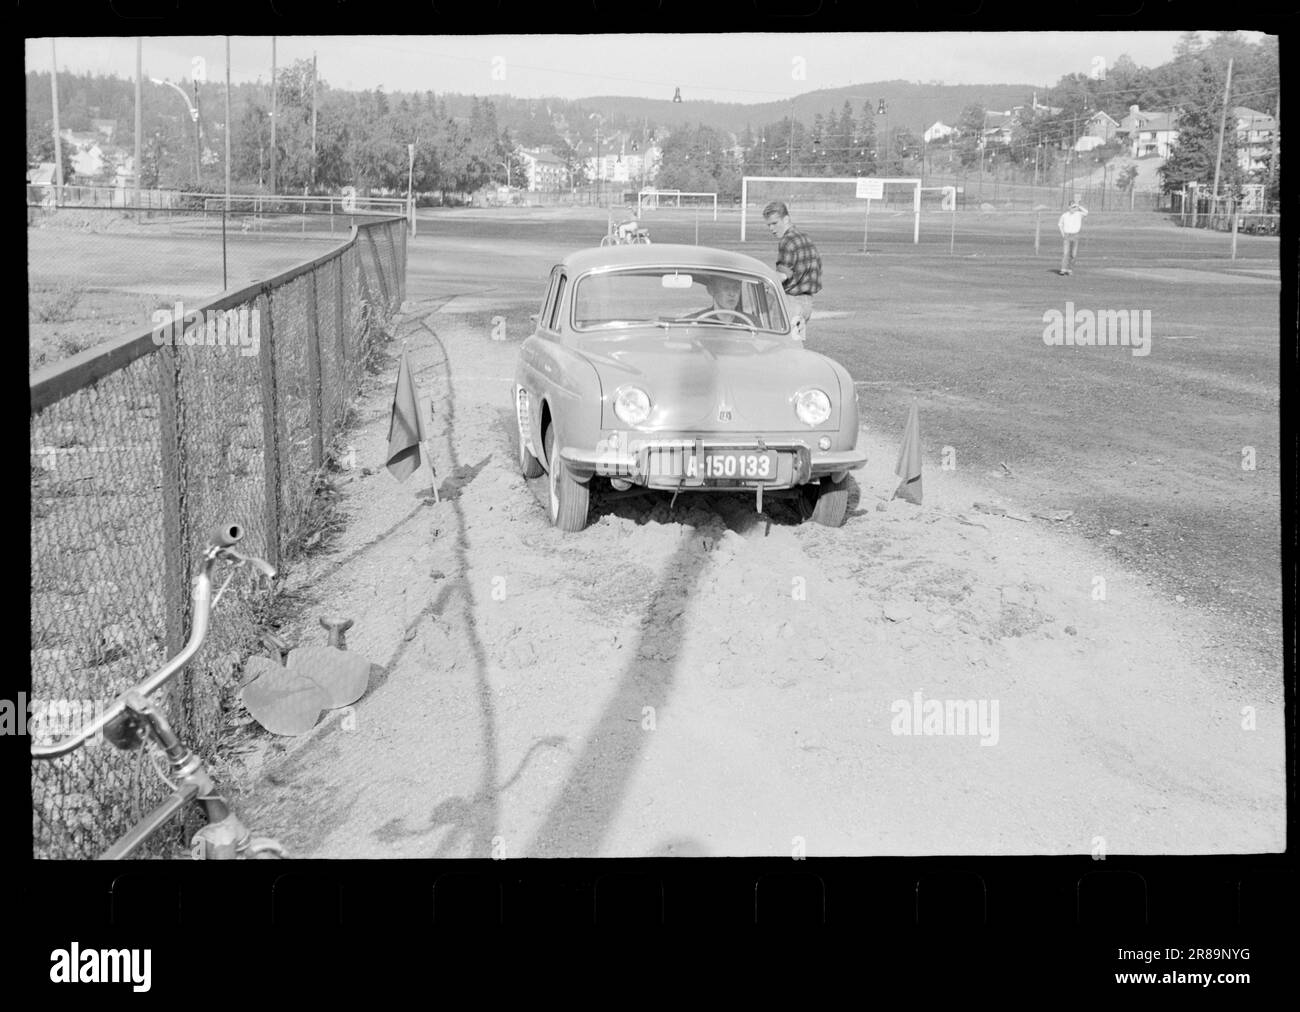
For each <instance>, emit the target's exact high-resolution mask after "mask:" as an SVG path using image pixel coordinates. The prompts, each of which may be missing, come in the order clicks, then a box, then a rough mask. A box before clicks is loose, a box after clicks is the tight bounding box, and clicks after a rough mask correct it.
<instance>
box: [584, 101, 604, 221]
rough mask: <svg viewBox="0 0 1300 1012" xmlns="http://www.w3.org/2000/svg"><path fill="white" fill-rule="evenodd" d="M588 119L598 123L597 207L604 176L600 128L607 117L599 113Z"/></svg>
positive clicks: (591, 115) (594, 113)
mask: <svg viewBox="0 0 1300 1012" xmlns="http://www.w3.org/2000/svg"><path fill="white" fill-rule="evenodd" d="M587 119H594V120H595V121H596V206H597V207H599V206H600V178H601V176H603V175H604V172H602V171H601V164H600V126H601V124H602V123H603V122H604V121H605V117H604V116H602V115H601V114H600V113H598V112H593V113H591V114H590V115H589V116H588V117H587Z"/></svg>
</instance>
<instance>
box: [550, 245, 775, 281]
mask: <svg viewBox="0 0 1300 1012" xmlns="http://www.w3.org/2000/svg"><path fill="white" fill-rule="evenodd" d="M563 264H564V266H565V268H566V269H567V270H568V272H569V273H570V274H581V273H583V272H585V271H590V270H596V269H599V268H604V267H676V268H686V269H688V270H730V271H744V272H747V273H750V274H761V275H762V276H763V277H765V278H767V279H769V280H771V281H776V282H779V281H780V279H781V275H780V274H778V273H777V272H776V271H775V270H773V269H772V268H771V267H769V266H768V265H767V264H765V263H763V262H762V261H761V260H755V259H754V258H753V257H751V256H746V255H745V254H744V253H733V252H732V251H731V250H725V249H718V248H716V247H714V246H691V245H688V244H685V243H653V244H648V245H632V246H594V247H591V248H589V249H582V250H578V251H576V252H574V253H570V254H569V255H568V256H567V257H565V258H564V260H563Z"/></svg>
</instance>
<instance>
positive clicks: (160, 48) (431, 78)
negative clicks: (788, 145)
mask: <svg viewBox="0 0 1300 1012" xmlns="http://www.w3.org/2000/svg"><path fill="white" fill-rule="evenodd" d="M1211 34H1212V33H1210V32H1204V33H1202V35H1203V37H1207V38H1208V37H1209V36H1210V35H1211ZM1244 34H1246V35H1247V37H1249V38H1252V39H1255V38H1258V37H1259V36H1258V33H1244ZM1178 36H1179V33H1178V32H1114V33H1108V32H1075V33H1065V32H1008V33H984V34H979V33H946V32H944V33H941V32H935V33H914V34H861V33H852V34H850V33H823V34H806V35H800V34H795V33H781V34H762V35H760V34H745V35H739V34H738V35H550V36H538V35H533V36H528V35H497V36H492V35H481V36H417V35H409V36H393V35H389V36H383V35H360V36H317V37H313V36H282V37H280V39H279V40H278V43H277V63H278V65H279V66H281V67H283V66H285V65H287V64H289V63H291V62H293V61H294V60H296V59H300V58H304V57H306V58H310V57H311V55H312V52H313V51H315V52H316V54H317V59H318V66H319V72H320V76H321V78H322V79H323V80H325V81H326V82H327V83H329V84H330V85H332V86H334V87H341V88H348V89H362V88H367V89H368V88H374V87H377V86H380V85H382V86H383V88H384V90H385V91H388V92H395V91H417V90H418V91H427V90H432V91H435V92H442V91H455V92H461V93H465V94H480V95H485V94H503V93H504V94H511V95H516V96H519V97H522V98H542V97H546V96H558V97H561V98H583V97H586V96H590V95H635V96H641V97H647V98H665V99H671V98H672V97H673V93H674V90H675V89H676V88H678V87H680V88H681V91H682V98H683V100H686V101H690V100H691V99H709V100H713V101H720V102H766V101H771V100H773V99H779V98H784V97H788V96H791V95H798V94H801V93H803V92H808V91H815V90H817V89H819V88H837V87H842V86H845V85H851V84H865V83H869V82H873V81H886V80H895V79H903V80H907V81H918V80H919V81H942V82H943V83H945V84H1004V83H1005V84H1032V85H1036V86H1039V87H1046V86H1049V85H1052V84H1055V83H1056V82H1057V80H1058V79H1059V78H1060V77H1061V76H1062V75H1063V74H1068V73H1075V72H1077V73H1084V74H1086V73H1089V72H1090V71H1092V70H1093V69H1094V68H1095V67H1097V66H1099V65H1100V62H1099V61H1105V63H1106V64H1110V63H1113V62H1114V61H1115V59H1116V58H1117V57H1118V56H1119V55H1120V54H1122V53H1127V54H1128V55H1129V56H1131V57H1132V58H1133V60H1134V61H1135V62H1137V63H1138V64H1139V65H1142V66H1155V65H1157V64H1160V63H1164V62H1165V61H1167V60H1168V59H1170V57H1171V56H1172V55H1173V49H1174V44H1175V42H1176V41H1177V39H1178ZM56 46H57V51H58V60H59V66H60V69H62V70H70V71H75V72H82V73H84V72H87V71H90V72H93V73H103V74H117V75H118V76H119V77H126V78H131V77H134V75H135V39H134V38H70V39H58V40H57V42H56ZM50 49H51V46H50V40H49V39H28V40H27V52H26V62H27V69H29V70H38V71H46V72H48V70H49V68H50V64H51V55H50ZM198 60H201V61H203V63H202V64H198V63H196V62H195V61H198ZM194 66H202V68H203V70H202V72H203V73H206V75H207V77H208V79H209V80H212V81H216V82H220V81H224V80H225V74H226V56H225V39H224V37H222V36H197V37H187V36H175V37H170V38H163V37H155V38H146V39H145V40H144V70H145V74H146V75H148V76H153V77H163V78H172V79H176V80H179V79H181V78H189V77H190V76H191V73H192V71H191V67H194ZM270 76H271V40H270V37H269V36H235V37H233V38H232V40H231V77H232V79H233V80H235V81H237V82H238V81H252V80H256V79H257V78H258V77H261V78H262V79H263V80H269V79H270Z"/></svg>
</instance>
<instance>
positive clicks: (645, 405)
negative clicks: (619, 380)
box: [614, 387, 650, 425]
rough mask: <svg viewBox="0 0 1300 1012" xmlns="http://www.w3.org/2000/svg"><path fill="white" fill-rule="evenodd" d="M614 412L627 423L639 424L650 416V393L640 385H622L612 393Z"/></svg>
mask: <svg viewBox="0 0 1300 1012" xmlns="http://www.w3.org/2000/svg"><path fill="white" fill-rule="evenodd" d="M614 414H616V415H617V416H618V417H619V420H620V421H622V422H624V423H625V424H627V425H640V424H641V423H642V422H644V421H645V420H646V419H647V418H649V417H650V395H649V394H647V393H646V392H645V391H644V390H642V389H641V388H640V387H623V388H622V389H621V390H619V391H618V392H617V393H616V394H615V395H614Z"/></svg>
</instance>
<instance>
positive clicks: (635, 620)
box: [243, 248, 1286, 858]
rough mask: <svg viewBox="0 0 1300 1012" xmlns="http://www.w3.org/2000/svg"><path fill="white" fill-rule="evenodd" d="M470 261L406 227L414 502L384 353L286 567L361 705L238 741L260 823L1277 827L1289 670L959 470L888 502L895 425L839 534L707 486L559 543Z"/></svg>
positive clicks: (950, 844)
mask: <svg viewBox="0 0 1300 1012" xmlns="http://www.w3.org/2000/svg"><path fill="white" fill-rule="evenodd" d="M468 273H469V272H467V276H466V277H465V278H464V279H463V285H462V286H458V287H459V290H460V291H461V293H462V294H460V295H459V296H458V297H451V298H449V297H448V294H447V288H446V282H445V279H443V280H440V281H438V282H434V281H432V280H431V278H432V277H433V274H434V272H432V271H431V270H430V266H429V264H428V263H427V262H424V261H422V259H421V257H420V256H419V255H418V249H415V248H413V250H412V256H411V272H410V275H409V278H408V282H409V289H408V290H409V292H410V295H411V298H412V300H413V302H412V304H411V305H410V307H409V309H410V311H409V312H408V313H407V314H406V315H405V316H404V317H403V318H402V319H401V321H400V323H399V326H398V336H399V337H400V338H401V339H403V340H405V341H406V342H407V348H408V352H409V354H410V356H411V361H412V363H413V366H414V368H415V369H416V374H417V380H418V382H419V384H420V386H421V387H422V389H423V390H424V391H425V392H426V393H427V394H429V395H430V396H431V397H432V401H433V411H434V419H435V421H434V437H433V439H432V444H431V448H432V450H433V457H434V460H435V463H436V465H437V468H438V479H437V480H438V483H439V487H440V490H441V493H442V502H441V504H440V505H432V504H431V501H430V500H429V497H428V493H429V492H430V485H431V482H430V478H429V473H428V471H427V470H421V471H420V472H418V473H417V474H416V475H415V476H414V477H412V478H411V479H410V480H409V481H408V482H407V483H406V484H404V485H399V484H397V483H396V481H395V480H394V479H393V478H392V477H391V475H390V474H389V473H388V472H387V471H386V470H384V469H383V459H384V456H385V451H386V439H387V429H388V415H389V407H390V404H391V396H392V383H393V377H394V375H395V369H396V360H395V359H394V361H393V363H392V364H391V366H390V368H389V369H388V370H387V371H386V372H385V373H384V374H383V375H382V376H379V377H376V378H375V380H374V381H373V383H371V385H370V388H369V389H368V391H367V394H366V397H365V399H364V402H363V404H362V406H361V409H360V426H359V428H358V430H357V431H356V434H355V439H354V448H355V450H356V458H357V466H356V469H354V470H353V471H350V472H348V473H347V474H345V475H342V476H341V477H340V481H341V482H342V484H341V487H340V490H339V509H340V510H341V511H342V512H343V513H344V514H345V515H346V516H347V518H348V522H347V524H346V526H345V527H344V528H342V530H341V531H340V533H338V534H336V535H334V536H332V537H330V538H327V539H326V541H325V542H324V543H323V544H322V546H321V548H322V550H321V551H320V552H319V553H317V554H316V555H314V556H312V557H310V558H308V559H306V560H304V561H303V562H301V563H299V564H298V565H297V566H296V567H295V569H294V571H293V573H292V574H291V578H290V589H291V591H292V592H293V593H294V594H295V595H296V596H297V599H298V603H299V604H300V605H301V612H300V616H299V619H298V621H297V623H296V626H295V627H294V628H291V629H289V630H288V632H289V633H290V636H291V638H300V639H302V640H303V641H315V640H317V639H318V638H319V636H320V630H319V628H318V627H316V618H317V616H318V615H320V614H323V613H326V612H341V613H343V614H346V615H349V616H350V617H352V618H354V619H355V622H356V625H355V628H354V630H353V631H352V632H351V633H350V634H349V648H350V649H352V650H355V651H358V652H360V653H362V654H363V655H365V656H366V657H368V658H369V659H370V660H371V661H372V662H373V663H374V664H375V665H376V668H375V669H374V674H373V676H372V682H371V688H370V690H369V692H368V693H367V695H366V696H365V697H363V699H362V700H361V701H360V702H359V703H358V704H357V705H356V707H355V708H352V709H350V710H343V711H335V712H334V713H333V714H332V715H330V716H329V717H328V718H327V719H326V720H324V721H323V722H322V724H321V725H318V727H317V728H316V730H315V731H313V732H311V733H310V734H309V735H307V736H304V737H303V738H301V739H293V740H286V739H278V740H276V741H274V742H269V741H268V740H267V739H265V738H261V739H257V741H256V743H255V744H253V745H251V746H250V748H251V749H252V752H251V753H250V754H249V756H248V758H249V762H250V767H249V768H250V770H252V771H254V772H260V774H261V776H260V778H258V779H257V780H256V781H255V782H254V783H253V784H252V786H251V788H250V790H249V792H248V795H247V797H246V798H245V799H244V801H243V803H244V804H245V806H246V807H247V808H248V812H247V815H248V816H249V821H250V822H251V823H252V824H254V825H256V826H257V827H258V829H259V831H260V832H267V833H272V834H275V835H277V836H279V837H280V838H281V839H282V840H283V841H284V842H285V843H286V844H287V845H288V846H289V848H290V849H291V850H292V851H293V852H294V853H295V854H296V855H298V856H303V857H317V858H332V857H368V858H412V857H450V856H465V857H470V856H473V857H528V856H649V855H790V854H794V853H798V852H803V853H806V854H807V855H809V856H819V855H879V854H940V853H976V854H1025V853H1034V854H1061V853H1094V854H1096V853H1098V851H1104V852H1106V853H1109V854H1155V853H1188V854H1190V853H1240V852H1261V851H1278V850H1281V849H1282V848H1283V847H1284V846H1285V842H1286V841H1285V829H1284V825H1285V823H1284V810H1285V809H1284V790H1285V778H1284V773H1283V728H1282V718H1283V710H1282V685H1281V675H1280V672H1279V673H1278V675H1277V678H1276V681H1274V682H1272V683H1269V681H1268V680H1267V679H1264V680H1261V679H1259V678H1258V677H1256V676H1255V675H1253V674H1252V675H1250V676H1249V677H1248V675H1247V672H1246V671H1245V669H1243V668H1242V667H1240V666H1238V665H1236V664H1235V662H1234V642H1233V637H1234V633H1233V629H1232V628H1231V627H1229V626H1225V625H1224V624H1223V623H1222V621H1221V620H1220V619H1219V618H1217V617H1215V616H1213V615H1206V614H1200V613H1198V612H1196V611H1194V610H1192V608H1191V607H1189V606H1188V605H1187V604H1185V603H1179V602H1177V601H1175V600H1173V599H1170V598H1167V597H1163V596H1161V595H1160V594H1159V593H1158V592H1157V591H1156V590H1155V589H1154V588H1152V587H1150V586H1148V585H1147V583H1146V582H1145V581H1144V580H1143V578H1141V577H1139V576H1137V575H1135V574H1133V573H1131V572H1127V571H1125V570H1123V569H1121V568H1118V567H1117V564H1116V562H1115V561H1114V559H1113V557H1103V554H1102V553H1100V552H1098V551H1097V550H1096V549H1095V548H1093V547H1091V546H1089V545H1088V544H1087V543H1085V542H1083V541H1082V540H1080V539H1077V538H1075V537H1072V536H1070V535H1067V534H1066V533H1064V532H1062V531H1061V530H1059V529H1056V528H1054V527H1053V524H1052V522H1051V521H1049V520H1039V519H1030V520H1026V521H1021V520H1016V519H1012V518H1009V517H1006V516H998V515H990V514H987V513H983V512H979V511H976V510H974V509H973V508H972V507H973V504H974V503H976V502H989V501H995V500H996V496H997V492H996V489H995V488H989V487H981V486H979V485H978V484H976V483H975V482H974V481H973V480H972V476H971V475H969V474H967V473H962V474H961V476H960V477H958V475H957V474H955V473H952V472H944V471H942V470H941V469H940V468H939V467H938V466H937V463H938V462H937V461H932V460H927V461H926V464H927V470H926V474H925V505H923V506H920V507H915V506H911V505H909V504H905V503H902V502H898V501H893V502H891V501H889V497H890V496H891V495H892V492H893V490H894V487H895V485H896V484H897V479H896V478H895V477H894V475H893V473H892V469H893V463H894V458H895V455H896V453H897V446H898V440H899V438H900V437H901V431H900V432H897V433H895V432H880V431H876V430H872V431H867V432H864V439H865V440H866V445H867V447H868V449H869V452H870V454H871V462H870V463H869V464H868V466H867V468H865V469H864V470H863V471H862V472H860V473H859V475H858V483H859V493H858V495H857V496H856V497H855V498H854V499H853V500H851V502H850V517H849V520H848V522H847V524H846V526H845V527H844V528H843V529H840V530H829V529H826V528H821V527H817V526H814V525H799V524H797V523H795V522H794V518H793V517H787V518H786V522H777V523H774V524H772V525H770V526H769V525H767V524H765V523H762V522H760V521H758V520H757V519H756V517H755V515H754V513H753V510H752V504H751V503H750V502H749V500H747V499H744V498H728V497H710V498H708V499H691V498H686V497H683V498H681V499H679V500H678V503H677V506H676V509H675V510H674V511H672V512H671V513H670V511H669V509H668V501H667V499H666V498H662V499H657V500H650V501H646V500H638V499H625V500H620V501H619V502H617V503H604V502H597V504H596V516H597V518H598V519H596V521H595V522H594V524H593V525H592V526H591V527H590V528H589V529H588V530H587V531H585V532H583V533H581V534H577V535H565V534H561V533H559V532H557V531H555V530H553V529H552V528H551V527H550V526H549V523H548V519H547V517H546V514H545V511H544V509H543V507H542V505H541V498H540V497H541V495H542V494H543V492H542V490H540V489H536V488H533V487H530V484H529V483H528V482H526V481H525V480H524V479H523V478H522V477H520V476H519V475H518V473H517V472H516V470H515V468H514V458H513V443H512V440H513V435H512V425H513V422H512V416H511V415H510V412H509V386H510V381H511V376H512V373H513V365H514V357H515V353H516V350H517V343H518V339H519V338H520V337H522V331H523V329H524V322H525V321H526V317H527V314H528V313H530V312H533V311H535V309H536V307H535V306H534V305H533V304H532V303H533V302H534V301H535V299H534V295H533V293H532V291H531V290H530V291H528V292H526V293H518V292H503V291H497V292H495V293H493V295H492V297H491V298H490V299H484V298H483V297H482V296H481V294H480V293H479V292H476V291H475V290H474V288H473V287H472V285H471V283H470V280H469V278H468ZM454 287H457V286H454ZM495 315H500V316H502V317H503V318H504V322H505V324H506V333H507V334H508V335H509V337H508V339H507V340H505V341H494V340H493V339H492V330H493V319H494V316H495ZM389 347H390V351H392V352H393V353H394V354H396V351H397V349H398V345H397V344H393V345H390V346H389ZM922 424H924V418H923V419H922ZM363 469H365V471H369V472H371V473H365V471H363ZM778 519H780V518H778ZM1120 536H1122V535H1120Z"/></svg>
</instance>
